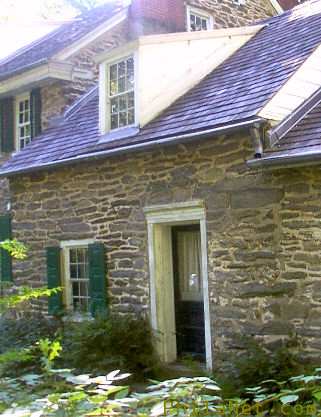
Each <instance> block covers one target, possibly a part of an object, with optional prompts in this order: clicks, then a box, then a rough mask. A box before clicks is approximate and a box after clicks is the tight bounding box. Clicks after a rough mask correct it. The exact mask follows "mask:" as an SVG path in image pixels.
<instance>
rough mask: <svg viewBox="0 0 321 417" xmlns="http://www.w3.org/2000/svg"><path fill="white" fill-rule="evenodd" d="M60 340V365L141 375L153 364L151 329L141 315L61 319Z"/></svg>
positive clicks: (94, 370)
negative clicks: (73, 320) (72, 320)
mask: <svg viewBox="0 0 321 417" xmlns="http://www.w3.org/2000/svg"><path fill="white" fill-rule="evenodd" d="M62 344H63V359H64V361H63V364H62V365H63V366H67V367H71V368H75V369H78V370H81V372H92V373H96V374H97V373H106V372H108V371H111V370H113V369H123V370H125V371H126V372H132V373H135V376H136V377H137V376H138V377H141V376H143V375H146V374H151V373H152V370H153V369H154V368H155V366H156V365H157V359H156V355H155V352H154V349H153V344H152V331H151V328H150V326H149V324H148V323H147V321H146V320H144V319H142V318H133V317H131V316H110V317H108V318H104V317H98V318H96V319H95V320H88V321H83V322H81V323H65V325H64V329H63V335H62Z"/></svg>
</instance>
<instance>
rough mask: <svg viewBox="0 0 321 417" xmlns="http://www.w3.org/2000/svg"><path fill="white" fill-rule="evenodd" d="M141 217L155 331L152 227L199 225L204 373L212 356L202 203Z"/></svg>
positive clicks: (173, 206)
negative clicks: (145, 230)
mask: <svg viewBox="0 0 321 417" xmlns="http://www.w3.org/2000/svg"><path fill="white" fill-rule="evenodd" d="M144 213H145V216H146V220H147V228H148V256H149V271H150V302H151V306H150V312H151V324H152V327H153V329H155V330H156V331H159V329H158V316H157V314H158V311H157V283H156V259H155V241H154V230H155V227H157V226H161V225H164V226H166V225H168V226H172V225H179V224H184V223H186V224H188V223H191V222H192V223H199V225H200V232H201V246H202V276H203V298H204V319H205V347H206V364H207V368H208V369H212V367H213V355H212V335H211V315H210V304H209V288H208V266H207V265H208V255H207V230H206V213H205V204H204V201H202V200H195V201H190V202H184V203H174V204H168V205H156V206H151V207H145V209H144Z"/></svg>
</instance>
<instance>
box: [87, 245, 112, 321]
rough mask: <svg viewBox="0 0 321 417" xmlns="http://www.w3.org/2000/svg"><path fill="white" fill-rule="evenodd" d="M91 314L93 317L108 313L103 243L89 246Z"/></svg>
mask: <svg viewBox="0 0 321 417" xmlns="http://www.w3.org/2000/svg"><path fill="white" fill-rule="evenodd" d="M88 261H89V295H90V312H91V314H92V315H93V316H97V315H99V314H106V312H107V288H106V279H107V277H106V261H105V248H104V244H103V243H93V244H91V245H89V246H88Z"/></svg>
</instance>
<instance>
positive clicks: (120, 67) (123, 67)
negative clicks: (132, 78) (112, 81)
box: [118, 61, 126, 77]
mask: <svg viewBox="0 0 321 417" xmlns="http://www.w3.org/2000/svg"><path fill="white" fill-rule="evenodd" d="M125 75H126V62H125V61H122V62H120V63H119V64H118V77H125Z"/></svg>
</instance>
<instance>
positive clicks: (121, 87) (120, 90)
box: [118, 77, 126, 93]
mask: <svg viewBox="0 0 321 417" xmlns="http://www.w3.org/2000/svg"><path fill="white" fill-rule="evenodd" d="M124 91H126V78H125V77H122V78H119V81H118V93H123V92H124Z"/></svg>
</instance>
